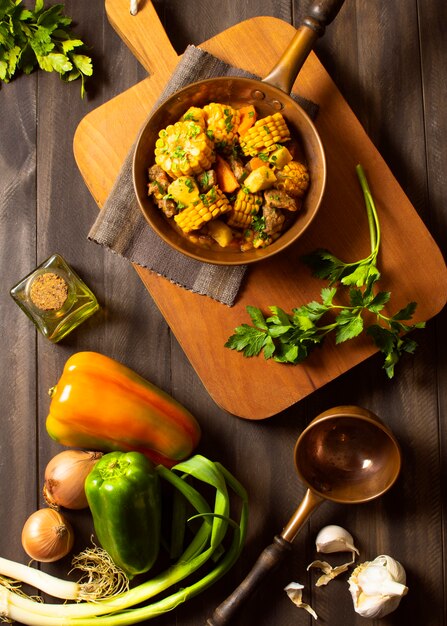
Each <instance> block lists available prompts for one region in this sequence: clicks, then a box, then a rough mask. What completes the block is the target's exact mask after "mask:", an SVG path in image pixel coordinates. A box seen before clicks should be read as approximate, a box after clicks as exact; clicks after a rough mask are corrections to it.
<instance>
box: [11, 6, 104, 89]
mask: <svg viewBox="0 0 447 626" xmlns="http://www.w3.org/2000/svg"><path fill="white" fill-rule="evenodd" d="M63 8H64V6H63V5H62V4H55V5H53V6H51V7H49V8H45V7H44V0H36V3H35V6H34V10H29V9H27V8H25V7H23V5H22V0H0V80H1V81H3V82H5V83H8V82H9V81H10V80H11V79H12V78H13V76H14V75H15V74H16V72H17V71H19V70H21V71H23V72H24V73H25V74H30V73H31V72H32V71H33V70H34V69H35V67H36V66H39V67H40V68H41V69H42V70H45V71H46V72H53V71H54V72H58V73H59V75H60V77H61V79H62V80H64V81H66V82H71V81H73V80H76V79H77V78H80V79H81V96H82V97H84V95H85V77H86V76H91V75H92V73H93V67H92V62H91V58H90V57H88V56H87V55H85V54H83V51H84V48H85V44H84V42H83V41H81V40H80V39H78V38H76V37H75V36H73V34H72V33H71V31H70V29H69V25H70V24H71V22H72V20H71V18H70V17H67V16H65V15H64V14H63V12H62V11H63Z"/></svg>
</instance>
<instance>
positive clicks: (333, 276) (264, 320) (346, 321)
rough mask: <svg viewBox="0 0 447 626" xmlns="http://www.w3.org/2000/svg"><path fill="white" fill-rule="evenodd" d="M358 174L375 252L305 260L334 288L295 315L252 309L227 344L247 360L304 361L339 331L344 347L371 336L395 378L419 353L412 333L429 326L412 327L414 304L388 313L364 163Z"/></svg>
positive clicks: (327, 254) (326, 254) (377, 229)
mask: <svg viewBox="0 0 447 626" xmlns="http://www.w3.org/2000/svg"><path fill="white" fill-rule="evenodd" d="M356 172H357V176H358V179H359V182H360V186H361V188H362V191H363V195H364V199H365V206H366V212H367V215H368V225H369V233H370V240H371V252H370V254H369V255H368V256H367V257H365V258H364V259H361V260H359V261H356V262H353V263H346V262H344V261H342V260H341V259H339V258H337V257H336V256H334V255H333V254H331V253H330V252H329V251H327V250H323V249H319V250H316V251H315V252H313V253H312V254H310V255H308V256H306V257H305V258H304V261H305V262H306V263H307V264H308V265H309V266H310V267H311V269H312V270H313V274H314V275H315V276H317V277H319V278H322V279H326V280H328V281H329V286H328V287H324V288H323V289H322V290H321V294H320V296H321V301H316V300H314V301H312V302H309V303H307V304H304V305H303V306H300V307H298V308H295V309H292V313H291V314H288V313H286V312H285V311H284V310H283V309H281V308H280V307H277V306H270V307H268V308H269V311H270V313H271V315H270V316H269V317H265V316H264V314H263V313H262V311H261V309H259V308H258V307H254V306H248V307H247V311H248V314H249V316H250V319H251V322H252V325H249V324H242V325H241V326H238V327H237V328H236V329H235V331H234V334H233V335H231V337H229V339H228V340H227V342H226V343H225V346H226V347H227V348H231V349H232V350H238V351H240V352H242V353H243V354H244V356H246V357H252V356H257V355H259V354H260V353H261V352H263V354H264V357H265V358H266V359H270V358H273V359H274V360H275V361H278V362H281V363H301V362H302V361H304V360H305V359H306V358H307V357H308V355H309V353H310V352H311V351H312V349H313V348H315V346H318V345H321V344H322V342H323V340H324V338H325V337H326V336H327V335H329V334H330V333H334V335H335V342H336V344H340V343H343V342H344V341H347V340H349V339H353V338H354V337H357V336H359V335H360V334H361V333H362V332H366V334H367V335H368V336H369V337H370V338H371V339H372V341H373V342H374V343H375V345H376V346H377V348H378V349H379V350H380V351H381V352H382V353H383V354H384V356H385V362H384V365H383V367H384V369H385V372H386V374H387V376H388V377H389V378H392V377H393V376H394V368H395V365H396V363H397V362H398V361H399V358H400V357H401V356H402V355H403V354H404V353H406V352H407V353H411V354H413V353H414V351H415V349H416V347H417V344H416V342H415V341H414V340H413V339H411V338H410V337H408V336H407V333H408V332H409V331H411V330H413V329H415V328H424V326H425V323H424V322H418V323H416V324H413V325H410V324H408V323H407V322H408V320H410V319H411V318H412V316H413V314H414V312H415V310H416V302H410V303H409V304H407V305H406V306H405V307H404V308H402V309H401V310H399V311H398V312H397V313H395V314H394V315H392V316H391V317H389V316H388V315H386V314H385V312H384V308H385V305H386V304H387V303H388V302H389V301H390V297H391V293H390V292H389V291H376V290H375V287H376V286H377V285H376V284H377V282H378V281H379V279H380V272H379V270H378V269H377V257H378V254H379V249H380V223H379V218H378V215H377V210H376V207H375V203H374V200H373V197H372V195H371V191H370V188H369V185H368V181H367V179H366V176H365V172H364V170H363V168H362V166H361V165H358V166H357V168H356ZM342 288H343V289H342ZM346 290H347V293H346ZM340 292H341V293H340ZM340 295H341V297H342V298H343V297H344V302H343V303H342V304H337V298H336V297H337V296H340ZM367 312H369V314H373V316H374V318H375V323H370V324H369V325H368V322H366V321H365V318H364V316H365V314H366V313H367Z"/></svg>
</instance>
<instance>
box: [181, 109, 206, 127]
mask: <svg viewBox="0 0 447 626" xmlns="http://www.w3.org/2000/svg"><path fill="white" fill-rule="evenodd" d="M180 121H182V122H196V123H197V124H200V126H201V127H202V128H205V126H206V120H205V112H204V110H203V109H199V107H189V109H188V110H187V111H186V113H185V114H184V115H183V117H182V118H181V120H180Z"/></svg>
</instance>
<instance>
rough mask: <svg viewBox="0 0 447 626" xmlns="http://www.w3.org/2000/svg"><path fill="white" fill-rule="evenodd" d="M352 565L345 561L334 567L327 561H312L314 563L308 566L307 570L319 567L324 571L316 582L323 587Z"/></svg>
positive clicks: (316, 584) (317, 585)
mask: <svg viewBox="0 0 447 626" xmlns="http://www.w3.org/2000/svg"><path fill="white" fill-rule="evenodd" d="M350 565H351V563H343V565H337V566H336V567H332V565H330V563H327V561H312V563H310V564H309V565H308V566H307V571H309V570H310V568H311V567H318V569H320V570H321V571H322V572H323V574H322V576H320V578H318V580H317V582H316V583H315V586H316V587H322V586H323V585H327V584H328V582H330V581H331V580H333V579H334V578H336V577H337V576H338V575H339V574H342V573H343V572H346V570H347V569H348V567H349V566H350Z"/></svg>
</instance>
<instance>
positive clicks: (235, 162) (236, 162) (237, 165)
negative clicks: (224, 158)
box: [228, 155, 248, 183]
mask: <svg viewBox="0 0 447 626" xmlns="http://www.w3.org/2000/svg"><path fill="white" fill-rule="evenodd" d="M228 163H229V165H230V167H231V171H232V172H233V174H234V175H235V176H236V180H237V181H238V183H241V182H242V181H244V180H245V179H246V178H247V176H248V172H247V170H246V168H245V167H244V164H243V163H242V161H241V160H240V159H238V158H237V157H235V156H233V155H231V156H229V157H228Z"/></svg>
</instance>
